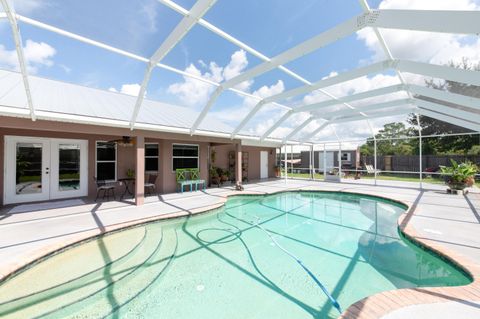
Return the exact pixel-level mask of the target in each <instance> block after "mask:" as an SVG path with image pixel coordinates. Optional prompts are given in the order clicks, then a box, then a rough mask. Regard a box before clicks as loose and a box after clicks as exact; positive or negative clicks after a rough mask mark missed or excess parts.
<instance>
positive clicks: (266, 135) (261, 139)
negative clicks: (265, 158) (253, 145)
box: [260, 111, 293, 141]
mask: <svg viewBox="0 0 480 319" xmlns="http://www.w3.org/2000/svg"><path fill="white" fill-rule="evenodd" d="M292 114H293V113H292V111H288V112H285V114H283V115H282V117H281V118H279V119H278V120H277V121H276V122H275V123H274V124H273V125H272V126H271V127H270V128H269V129H268V130H266V131H265V133H263V135H262V136H260V141H263V140H264V139H265V138H267V137H268V136H269V135H270V134H271V133H272V132H273V131H275V129H276V128H277V127H279V126H280V125H281V124H282V123H283V122H285V121H286V120H287V119H288V118H289V117H290V116H291V115H292Z"/></svg>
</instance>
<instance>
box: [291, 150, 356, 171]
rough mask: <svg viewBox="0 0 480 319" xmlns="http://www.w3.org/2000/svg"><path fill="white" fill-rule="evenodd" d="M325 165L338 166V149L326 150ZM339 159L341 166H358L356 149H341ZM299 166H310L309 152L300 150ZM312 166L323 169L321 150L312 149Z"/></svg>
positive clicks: (328, 167)
mask: <svg viewBox="0 0 480 319" xmlns="http://www.w3.org/2000/svg"><path fill="white" fill-rule="evenodd" d="M325 155H326V156H325V157H326V166H327V169H330V168H333V167H338V166H339V165H338V151H327V152H326V154H325ZM341 156H342V158H341V161H342V167H352V168H355V167H358V166H359V161H360V156H359V154H358V151H357V150H342V151H341ZM300 158H301V166H302V167H309V166H310V152H309V151H302V152H301V153H300ZM313 158H314V168H315V169H317V170H323V167H324V165H323V162H324V154H323V151H314V152H313Z"/></svg>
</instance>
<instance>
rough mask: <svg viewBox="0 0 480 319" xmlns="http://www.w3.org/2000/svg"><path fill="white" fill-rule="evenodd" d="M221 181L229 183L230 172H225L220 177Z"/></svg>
mask: <svg viewBox="0 0 480 319" xmlns="http://www.w3.org/2000/svg"><path fill="white" fill-rule="evenodd" d="M220 180H221V181H222V183H225V182H228V181H229V180H230V171H229V170H223V171H222V175H221V176H220Z"/></svg>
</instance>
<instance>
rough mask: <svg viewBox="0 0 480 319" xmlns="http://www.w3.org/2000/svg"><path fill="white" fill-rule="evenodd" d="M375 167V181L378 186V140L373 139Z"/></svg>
mask: <svg viewBox="0 0 480 319" xmlns="http://www.w3.org/2000/svg"><path fill="white" fill-rule="evenodd" d="M373 166H374V181H375V186H376V185H377V138H376V137H375V136H374V137H373Z"/></svg>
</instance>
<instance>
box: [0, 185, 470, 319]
mask: <svg viewBox="0 0 480 319" xmlns="http://www.w3.org/2000/svg"><path fill="white" fill-rule="evenodd" d="M404 210H405V207H403V206H402V205H399V204H396V203H393V202H390V201H386V200H383V199H377V198H373V197H368V196H361V195H349V194H340V193H321V192H292V193H281V194H276V195H270V196H265V197H261V196H254V197H252V196H241V197H232V198H230V199H229V200H228V202H227V204H226V206H225V207H224V208H222V209H219V210H217V211H215V212H211V213H207V214H204V215H199V216H194V217H189V218H181V219H176V220H170V221H164V222H158V223H152V224H148V225H143V226H140V227H135V228H131V229H128V230H125V231H121V232H117V233H114V234H111V235H107V236H103V237H101V238H98V239H96V240H93V241H90V242H88V243H85V244H82V245H79V246H77V247H75V248H72V249H69V250H67V251H65V252H63V253H60V254H58V255H56V256H54V257H51V258H48V259H46V260H45V261H43V262H41V263H39V264H37V265H36V266H34V267H32V268H31V269H29V270H27V271H25V272H23V273H21V274H19V275H18V276H16V277H14V278H12V279H11V280H9V281H7V282H5V283H3V284H2V286H0V317H2V318H4V317H5V318H7V317H11V318H30V317H40V318H177V319H183V318H198V319H200V318H229V319H236V318H242V319H244V318H335V317H337V316H338V312H337V311H336V309H335V308H334V307H332V304H331V302H330V301H329V300H328V299H327V297H326V295H325V294H324V293H323V292H322V290H321V289H320V288H319V286H318V285H317V284H316V283H315V282H314V280H313V279H312V277H310V276H309V275H308V273H307V272H306V271H305V270H304V269H303V268H302V267H300V265H299V264H298V263H297V262H296V261H295V260H294V259H293V258H291V257H290V256H289V255H288V254H287V253H285V252H284V251H283V250H282V249H280V248H279V247H278V246H277V245H276V244H275V241H276V242H277V243H278V244H279V245H280V246H281V247H283V248H285V249H286V250H288V252H290V253H292V254H294V255H295V256H296V257H298V258H299V259H300V260H301V261H302V262H303V264H304V265H305V266H306V267H307V268H308V270H310V271H311V272H312V274H314V276H315V277H316V278H318V280H320V281H321V282H322V283H323V284H324V285H325V287H326V288H327V290H328V291H330V292H331V294H332V295H333V297H334V298H336V299H337V300H338V302H339V303H340V305H341V306H342V308H343V309H346V308H347V307H348V306H349V305H351V304H352V303H354V302H355V301H357V300H359V299H361V298H363V297H366V296H369V295H372V294H374V293H377V292H381V291H385V290H391V289H396V288H405V287H418V286H453V285H464V284H467V283H469V282H470V280H469V278H467V277H466V276H465V275H464V274H463V273H462V272H460V271H459V270H457V269H456V268H454V267H452V266H451V265H449V264H447V263H446V262H444V261H443V260H441V259H440V258H438V257H436V256H434V255H432V254H430V253H429V252H426V251H424V250H422V249H420V248H418V247H416V246H415V245H412V244H411V243H409V242H408V241H406V240H404V239H402V238H400V236H399V233H398V230H397V224H396V220H397V218H398V216H399V215H400V214H401V213H403V212H404ZM256 223H258V224H259V225H260V226H261V228H260V227H258V226H257V224H256ZM269 235H270V236H272V237H270V236H269ZM272 238H273V240H272Z"/></svg>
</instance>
